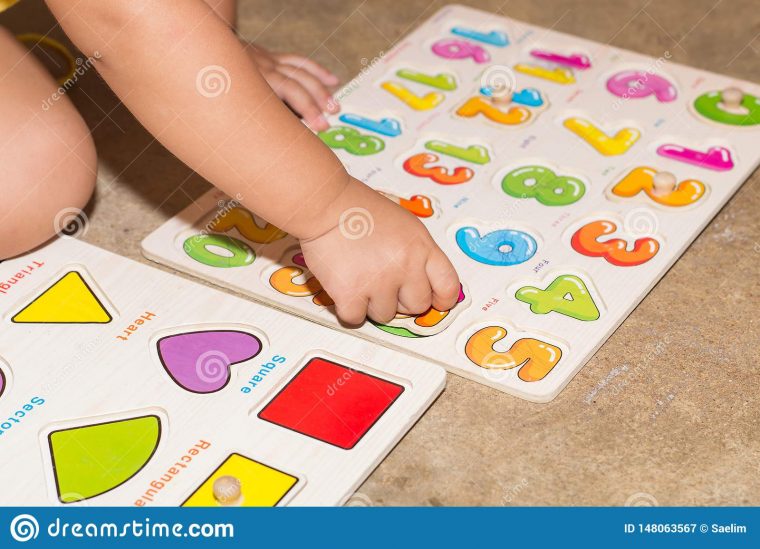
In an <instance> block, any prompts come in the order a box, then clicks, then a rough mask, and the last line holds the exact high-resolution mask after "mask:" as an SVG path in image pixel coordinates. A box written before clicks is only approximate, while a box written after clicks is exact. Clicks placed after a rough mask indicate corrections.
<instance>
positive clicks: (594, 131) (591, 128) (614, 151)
mask: <svg viewBox="0 0 760 549" xmlns="http://www.w3.org/2000/svg"><path fill="white" fill-rule="evenodd" d="M563 124H564V126H565V127H566V128H567V129H568V130H570V131H571V132H573V133H574V134H575V135H577V136H578V137H580V138H581V139H583V140H584V141H585V142H586V143H588V144H589V145H591V146H592V147H594V148H595V149H596V150H597V151H598V152H599V153H601V154H603V155H605V156H616V155H620V154H624V153H626V152H627V151H628V149H630V148H631V147H632V146H633V144H634V143H636V141H638V140H639V137H641V132H640V131H639V130H637V129H636V128H623V129H621V130H620V131H618V132H617V133H616V134H615V135H614V136H613V137H610V136H609V135H607V134H606V133H604V132H603V131H602V130H600V129H599V128H598V127H597V126H595V125H594V124H592V123H591V121H589V120H586V119H585V118H579V117H571V118H568V119H567V120H565V121H564V123H563Z"/></svg>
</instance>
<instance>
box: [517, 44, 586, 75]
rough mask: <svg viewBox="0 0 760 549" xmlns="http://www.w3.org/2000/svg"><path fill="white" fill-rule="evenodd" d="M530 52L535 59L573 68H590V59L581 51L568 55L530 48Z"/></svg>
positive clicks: (582, 69)
mask: <svg viewBox="0 0 760 549" xmlns="http://www.w3.org/2000/svg"><path fill="white" fill-rule="evenodd" d="M530 54H531V55H532V56H533V57H536V58H537V59H541V60H543V61H548V62H549V63H554V64H555V65H565V66H566V67H570V68H573V69H578V70H581V71H585V70H586V69H590V68H591V59H589V57H588V55H585V54H582V53H572V54H570V55H561V54H559V53H554V52H551V51H547V50H540V49H536V50H531V52H530Z"/></svg>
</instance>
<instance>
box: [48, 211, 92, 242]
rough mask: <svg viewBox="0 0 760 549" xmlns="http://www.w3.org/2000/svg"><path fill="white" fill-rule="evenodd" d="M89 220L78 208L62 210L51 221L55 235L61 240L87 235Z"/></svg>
mask: <svg viewBox="0 0 760 549" xmlns="http://www.w3.org/2000/svg"><path fill="white" fill-rule="evenodd" d="M88 222H89V219H88V218H87V214H86V213H84V212H83V211H82V210H80V209H79V208H64V209H62V210H61V211H60V212H58V213H57V214H56V216H55V219H53V230H54V231H55V234H57V235H60V236H61V237H63V238H77V237H80V236H84V235H85V234H86V233H87V228H88Z"/></svg>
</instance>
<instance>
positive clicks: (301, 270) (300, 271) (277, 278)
mask: <svg viewBox="0 0 760 549" xmlns="http://www.w3.org/2000/svg"><path fill="white" fill-rule="evenodd" d="M292 261H293V263H295V264H296V265H297V266H296V267H282V268H280V269H277V270H276V271H275V272H274V273H272V275H271V276H270V277H269V284H270V285H271V286H272V288H274V289H275V290H277V291H278V292H280V293H281V294H285V295H289V296H291V297H308V296H314V297H313V298H312V302H313V303H314V304H315V305H317V306H319V307H330V306H331V305H334V304H335V302H334V301H333V300H332V298H331V297H330V296H329V295H327V292H325V291H324V290H323V289H322V285H321V284H320V283H319V281H318V280H317V279H316V278H314V277H313V276H307V278H306V281H304V282H303V283H298V282H295V279H296V278H298V277H299V276H303V275H304V274H305V270H306V269H307V267H306V262H305V261H304V258H303V254H302V253H300V252H298V253H296V254H295V255H294V256H293V258H292Z"/></svg>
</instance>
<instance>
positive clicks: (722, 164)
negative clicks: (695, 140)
mask: <svg viewBox="0 0 760 549" xmlns="http://www.w3.org/2000/svg"><path fill="white" fill-rule="evenodd" d="M657 154H659V155H660V156H664V157H665V158H670V159H671V160H677V161H679V162H685V163H687V164H693V165H694V166H699V167H700V168H707V169H708V170H714V171H716V172H725V171H729V170H731V169H733V167H734V160H733V158H732V157H731V151H730V150H728V149H727V148H725V147H710V148H709V149H707V152H702V151H697V150H695V149H689V148H688V147H683V146H681V145H676V144H674V143H666V144H664V145H660V146H659V147H657Z"/></svg>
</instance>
